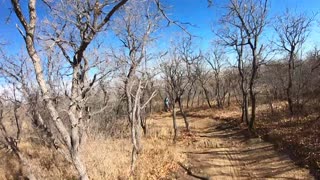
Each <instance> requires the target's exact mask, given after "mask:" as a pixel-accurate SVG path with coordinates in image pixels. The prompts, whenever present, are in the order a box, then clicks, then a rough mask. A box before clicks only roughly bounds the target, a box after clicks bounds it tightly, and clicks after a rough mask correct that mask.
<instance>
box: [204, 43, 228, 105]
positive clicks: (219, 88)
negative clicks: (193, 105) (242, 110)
mask: <svg viewBox="0 0 320 180" xmlns="http://www.w3.org/2000/svg"><path fill="white" fill-rule="evenodd" d="M226 58H227V57H226V56H225V52H224V51H223V50H222V49H221V47H218V46H215V47H213V51H212V53H208V55H207V58H206V61H207V62H208V63H209V65H210V67H211V68H212V70H213V74H214V81H215V86H214V88H215V97H216V101H217V106H218V108H223V106H224V99H225V96H226V93H225V92H224V87H223V81H222V77H221V76H222V71H223V66H224V64H223V63H224V62H226V60H227V59H226Z"/></svg>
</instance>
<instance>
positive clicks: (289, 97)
mask: <svg viewBox="0 0 320 180" xmlns="http://www.w3.org/2000/svg"><path fill="white" fill-rule="evenodd" d="M292 74H293V53H290V58H289V63H288V87H287V91H286V92H287V101H288V108H289V112H290V115H293V101H292Z"/></svg>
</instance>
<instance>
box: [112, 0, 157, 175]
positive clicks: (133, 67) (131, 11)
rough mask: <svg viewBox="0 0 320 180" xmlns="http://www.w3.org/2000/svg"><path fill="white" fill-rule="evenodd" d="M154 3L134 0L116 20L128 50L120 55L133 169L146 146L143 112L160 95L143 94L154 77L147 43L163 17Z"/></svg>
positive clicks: (151, 39)
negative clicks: (149, 71) (149, 68)
mask: <svg viewBox="0 0 320 180" xmlns="http://www.w3.org/2000/svg"><path fill="white" fill-rule="evenodd" d="M154 5H155V4H153V3H152V2H149V1H147V2H139V1H132V2H130V3H129V5H128V7H127V8H125V12H124V14H123V15H122V16H121V17H119V19H117V20H116V22H117V24H118V25H119V26H117V27H115V32H116V34H117V36H118V37H119V39H120V41H121V42H122V44H123V47H124V48H125V49H124V52H125V54H123V55H122V56H118V57H116V58H117V59H119V60H120V63H122V64H124V67H125V68H124V69H125V73H124V74H125V78H124V90H125V96H126V106H127V116H128V120H129V122H130V124H131V138H132V144H133V148H132V160H131V172H134V169H135V162H136V159H137V157H138V154H139V153H141V149H142V146H141V127H145V117H144V113H143V112H144V110H145V108H146V107H147V104H148V103H149V102H150V100H151V99H152V98H153V97H154V96H155V95H156V91H154V92H153V93H151V95H150V97H148V98H146V99H144V97H143V96H144V91H145V90H146V89H147V86H148V83H149V80H150V79H149V78H148V74H147V72H146V67H144V66H143V65H144V64H143V62H144V61H146V60H147V59H148V57H147V46H148V44H150V43H151V42H152V41H153V38H152V34H153V33H154V32H155V31H156V30H157V29H158V27H159V21H160V18H161V16H160V13H159V12H158V9H157V8H154ZM145 63H146V62H145Z"/></svg>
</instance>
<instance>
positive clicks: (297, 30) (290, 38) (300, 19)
mask: <svg viewBox="0 0 320 180" xmlns="http://www.w3.org/2000/svg"><path fill="white" fill-rule="evenodd" d="M312 21H313V18H312V17H307V16H306V15H304V14H298V15H293V14H292V13H291V12H290V13H289V10H287V12H286V13H285V14H284V15H282V16H279V17H278V23H277V25H276V26H275V27H274V29H275V31H276V32H277V34H278V38H279V43H276V44H277V46H278V47H279V48H281V50H283V51H285V52H287V53H288V82H287V83H288V84H287V87H286V93H287V101H288V108H289V112H290V114H291V115H293V113H294V108H293V106H294V102H293V95H292V93H293V92H292V91H293V76H294V71H295V60H296V56H297V52H298V50H299V47H301V46H302V44H303V43H304V42H305V41H306V39H307V37H308V34H309V30H310V26H311V23H312Z"/></svg>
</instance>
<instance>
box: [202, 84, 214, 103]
mask: <svg viewBox="0 0 320 180" xmlns="http://www.w3.org/2000/svg"><path fill="white" fill-rule="evenodd" d="M202 89H203V91H204V94H205V97H206V100H207V103H208V105H209V107H210V108H212V106H211V103H210V97H209V93H208V90H207V89H206V87H204V85H202Z"/></svg>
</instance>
